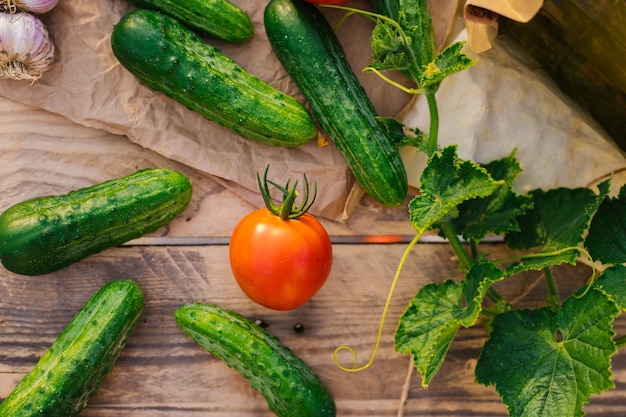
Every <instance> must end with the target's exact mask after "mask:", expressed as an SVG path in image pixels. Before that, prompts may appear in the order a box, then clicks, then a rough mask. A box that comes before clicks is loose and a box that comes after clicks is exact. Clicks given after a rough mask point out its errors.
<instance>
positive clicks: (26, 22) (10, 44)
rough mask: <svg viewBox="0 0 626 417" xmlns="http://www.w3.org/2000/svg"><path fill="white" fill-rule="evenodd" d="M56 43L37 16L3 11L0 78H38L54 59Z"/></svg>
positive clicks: (0, 15)
mask: <svg viewBox="0 0 626 417" xmlns="http://www.w3.org/2000/svg"><path fill="white" fill-rule="evenodd" d="M54 52H55V51H54V44H53V43H52V41H51V40H50V36H49V33H48V29H47V28H46V26H45V25H44V24H43V22H42V21H41V20H39V19H38V18H37V17H36V16H34V15H32V14H30V13H25V12H15V13H0V78H11V79H14V80H31V81H36V80H37V79H38V78H39V77H41V75H42V73H43V72H45V71H47V70H48V69H49V68H50V66H51V65H52V63H53V62H54Z"/></svg>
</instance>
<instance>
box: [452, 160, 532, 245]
mask: <svg viewBox="0 0 626 417" xmlns="http://www.w3.org/2000/svg"><path fill="white" fill-rule="evenodd" d="M483 167H484V168H485V169H486V170H487V172H489V174H490V175H491V177H492V178H493V179H495V180H502V181H504V182H503V183H502V184H501V185H500V186H498V188H497V189H496V190H495V192H494V193H493V194H491V195H489V196H487V197H482V198H475V199H472V200H468V201H465V202H463V203H462V204H461V205H460V207H459V215H458V217H457V218H455V219H453V221H452V222H453V225H454V228H455V230H457V231H459V234H461V235H462V236H463V238H465V239H466V240H470V239H471V240H475V241H480V240H482V239H483V238H484V237H485V236H486V235H487V234H488V233H495V234H502V233H508V232H511V231H519V230H520V227H519V223H518V221H517V217H518V216H520V215H522V214H524V213H525V212H526V210H528V209H530V208H532V205H533V201H532V198H531V197H530V196H529V195H520V194H517V193H515V191H513V188H512V186H513V182H514V181H515V178H516V177H517V175H518V174H519V173H520V172H521V168H520V166H519V163H518V162H517V160H516V159H515V156H514V153H513V154H511V155H510V156H508V157H506V158H502V159H498V160H495V161H492V162H490V163H488V164H486V165H483Z"/></svg>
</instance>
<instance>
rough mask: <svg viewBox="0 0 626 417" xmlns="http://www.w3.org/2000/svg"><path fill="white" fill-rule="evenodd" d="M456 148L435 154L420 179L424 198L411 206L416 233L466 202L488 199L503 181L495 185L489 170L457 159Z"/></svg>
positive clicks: (421, 197)
mask: <svg viewBox="0 0 626 417" xmlns="http://www.w3.org/2000/svg"><path fill="white" fill-rule="evenodd" d="M456 149H457V147H456V145H452V146H448V147H445V148H444V149H443V150H442V151H441V153H434V154H433V156H432V157H431V158H430V159H429V161H428V164H427V166H426V168H424V171H423V172H422V176H421V177H420V191H421V194H420V195H418V196H416V197H415V198H413V199H412V200H411V201H410V202H409V214H410V218H411V223H412V225H413V227H414V228H415V230H417V231H418V232H420V233H423V232H424V231H426V230H428V229H430V228H431V227H432V226H434V225H435V224H436V223H438V222H439V221H441V219H443V218H444V217H445V216H446V215H448V214H449V213H450V212H451V211H453V210H456V208H457V206H458V205H459V204H461V203H463V202H464V201H467V200H470V199H472V198H476V197H486V196H488V195H490V194H491V193H493V192H494V191H495V190H496V189H497V188H498V187H499V186H500V185H501V184H503V183H504V181H496V180H494V179H493V178H491V176H490V175H489V173H488V172H487V170H486V169H485V168H483V167H481V166H480V165H478V164H476V163H474V162H472V161H464V160H460V159H459V158H458V157H457V153H456Z"/></svg>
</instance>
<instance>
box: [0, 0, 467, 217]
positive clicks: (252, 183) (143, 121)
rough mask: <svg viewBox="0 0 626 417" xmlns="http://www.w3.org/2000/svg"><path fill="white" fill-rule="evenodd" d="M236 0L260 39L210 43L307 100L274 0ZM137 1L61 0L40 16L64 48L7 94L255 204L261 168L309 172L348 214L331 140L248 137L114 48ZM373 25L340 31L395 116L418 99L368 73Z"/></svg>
mask: <svg viewBox="0 0 626 417" xmlns="http://www.w3.org/2000/svg"><path fill="white" fill-rule="evenodd" d="M233 2H234V3H235V4H237V5H238V6H240V7H241V8H243V9H244V10H246V11H247V12H248V13H249V14H250V17H251V19H252V21H253V23H254V27H255V35H254V37H253V39H252V40H251V41H249V42H246V43H245V44H229V43H226V42H220V41H217V40H214V39H207V41H208V42H209V43H211V44H213V45H215V46H217V47H219V48H221V49H222V51H223V52H224V53H225V54H227V55H228V56H230V57H232V58H233V59H234V60H235V61H236V62H238V63H239V64H240V65H242V66H243V67H244V68H246V69H247V70H248V71H249V72H251V73H252V74H254V75H256V76H257V77H259V78H260V79H262V80H265V81H267V82H269V83H270V84H272V85H273V86H274V87H276V88H278V89H279V90H282V91H284V92H286V93H288V94H291V95H293V96H294V97H296V98H297V99H299V100H300V101H301V102H304V99H303V98H302V96H301V94H300V93H299V91H298V90H297V88H296V87H295V85H294V84H293V82H292V81H291V79H290V78H289V77H288V76H287V74H286V72H285V71H284V70H283V68H282V66H281V65H280V63H279V62H278V60H277V58H276V57H275V56H274V54H273V52H272V50H271V46H270V45H269V42H268V41H267V37H266V35H265V29H264V26H263V11H264V8H265V5H266V4H267V0H263V1H258V0H256V1H255V0H233ZM436 3H439V2H436ZM447 3H450V4H451V5H452V7H443V8H442V7H439V6H438V7H436V8H435V9H434V10H433V14H434V15H435V17H434V18H433V20H434V21H435V24H436V25H437V27H438V28H439V29H438V30H439V32H440V35H439V37H440V38H443V37H444V36H445V33H446V30H447V28H446V21H449V20H451V15H450V12H452V13H453V12H454V10H455V8H456V1H451V2H447V1H446V2H442V4H447ZM350 5H351V6H353V7H359V8H365V9H368V8H369V9H370V10H371V5H370V4H369V2H367V1H365V0H355V1H353V2H351V3H350ZM132 9H134V6H132V5H130V3H128V2H126V1H124V0H106V1H87V0H61V1H60V3H59V4H58V5H57V7H56V8H55V9H54V10H53V11H51V12H49V13H48V14H46V15H43V16H41V19H42V20H43V21H44V23H45V24H46V26H47V27H48V30H49V32H50V35H51V37H52V40H53V42H54V43H55V46H56V50H57V56H56V61H55V63H54V65H53V67H52V68H51V69H50V70H49V71H48V72H46V73H44V76H43V77H41V78H40V79H39V80H38V81H37V82H36V83H35V84H33V85H30V84H29V83H25V82H16V81H14V80H6V79H4V80H0V94H1V95H3V96H5V97H7V98H9V99H11V100H14V101H17V102H20V103H24V104H27V105H31V106H37V107H41V108H43V109H46V110H48V111H50V112H53V113H58V114H61V115H64V116H65V117H67V118H69V119H70V120H72V121H74V122H76V123H78V124H81V125H85V126H90V127H95V128H101V129H104V130H106V131H109V132H112V133H115V134H120V135H126V136H127V137H128V138H129V139H130V140H131V141H133V142H135V143H137V144H139V145H142V146H144V147H146V148H149V149H151V150H153V151H156V152H158V153H160V154H162V155H164V156H166V157H168V158H170V159H172V160H175V161H178V162H181V163H184V164H186V165H188V166H190V167H193V168H195V169H197V170H198V171H200V172H203V173H205V174H207V175H210V176H211V177H212V178H213V179H215V180H216V181H218V182H220V183H222V184H223V185H225V186H226V187H228V188H230V189H231V190H233V192H235V193H237V194H239V195H240V196H242V197H243V198H245V199H247V200H248V201H251V202H253V203H255V204H259V205H260V204H262V200H261V198H260V196H259V194H258V192H257V184H256V178H255V174H256V171H261V172H262V171H263V170H264V169H265V167H266V165H268V164H269V165H270V166H271V167H270V172H269V176H270V177H271V178H272V179H274V180H276V181H278V182H279V183H283V182H284V181H286V180H287V179H289V178H292V179H300V178H302V174H304V173H306V175H307V177H308V178H309V180H311V181H312V180H314V181H316V182H317V186H318V190H319V191H318V195H317V199H316V202H315V204H314V206H313V208H312V210H311V211H312V212H313V213H314V214H317V215H321V216H324V217H326V218H330V219H345V218H346V216H347V215H348V214H349V212H350V206H351V204H354V200H358V199H359V198H360V193H359V192H358V187H355V180H354V178H353V176H352V174H351V172H350V170H349V169H348V167H347V166H346V164H345V161H344V160H343V157H342V156H341V155H340V153H339V152H338V151H337V150H336V148H335V147H334V145H333V144H332V143H331V144H330V145H329V146H325V147H319V146H318V145H317V143H316V142H315V141H312V142H311V143H308V144H306V145H304V146H301V147H299V148H295V149H287V148H280V147H273V146H269V145H265V144H262V143H258V142H254V141H251V140H249V139H244V138H242V137H240V136H238V135H237V134H235V133H233V132H231V131H229V130H227V129H225V128H223V127H221V126H219V125H218V124H216V123H214V122H211V121H208V120H206V119H204V118H203V117H202V116H200V115H198V114H197V113H194V112H192V111H191V110H189V109H187V108H186V107H184V106H183V105H181V104H179V103H177V102H175V101H173V100H172V99H170V98H168V97H166V96H164V95H163V94H161V93H157V92H153V91H151V90H150V89H148V88H147V87H144V86H143V85H141V84H140V83H139V82H138V81H137V80H136V79H135V78H134V77H133V76H132V75H131V74H130V73H129V72H127V71H126V70H125V69H124V68H123V67H122V66H121V65H120V64H119V63H118V62H117V60H116V59H115V56H114V55H113V53H112V51H111V46H110V35H111V30H112V28H113V25H114V24H115V23H117V22H118V21H119V19H120V18H121V16H122V15H123V14H124V13H126V12H128V11H130V10H132ZM438 10H443V11H444V12H445V13H447V14H448V15H449V16H450V19H448V18H447V17H446V15H444V14H442V13H437V11H438ZM324 13H326V15H327V16H328V18H329V21H330V22H331V24H334V23H336V22H338V21H339V20H340V18H341V17H342V16H343V14H344V12H342V11H339V10H331V9H324ZM372 28H373V23H372V22H370V21H368V20H367V19H364V18H362V17H359V16H353V17H350V18H349V19H348V20H347V21H346V22H345V23H344V24H343V25H342V26H340V27H339V28H338V30H337V35H338V36H339V39H340V40H341V42H342V44H343V45H344V48H345V50H346V54H347V56H348V59H349V61H350V63H351V64H352V65H353V67H354V69H355V72H356V73H357V76H358V77H359V79H360V80H361V82H362V83H363V85H364V87H365V89H366V91H367V93H368V95H369V96H370V98H371V100H372V102H373V103H374V105H375V107H376V109H377V110H378V112H379V114H380V115H381V116H394V115H396V114H398V113H399V111H400V110H401V109H402V108H403V107H404V106H405V105H406V104H407V102H408V101H409V100H410V97H409V96H407V95H406V94H405V93H403V92H401V91H400V90H398V89H395V88H389V86H388V85H387V84H386V83H385V82H384V81H382V80H380V79H379V78H378V77H376V76H375V75H373V74H366V73H363V72H362V71H361V69H362V68H364V67H365V66H366V65H367V64H368V63H369V60H370V57H371V50H370V46H369V40H370V35H371V30H372ZM59 146H61V145H59ZM350 195H353V196H355V197H354V199H352V198H351V197H350ZM351 200H353V201H352V202H351Z"/></svg>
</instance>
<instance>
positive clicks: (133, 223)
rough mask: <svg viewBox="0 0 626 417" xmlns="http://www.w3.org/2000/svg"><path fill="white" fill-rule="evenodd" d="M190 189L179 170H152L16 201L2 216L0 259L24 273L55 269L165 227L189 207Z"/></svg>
mask: <svg viewBox="0 0 626 417" xmlns="http://www.w3.org/2000/svg"><path fill="white" fill-rule="evenodd" d="M191 193H192V185H191V182H190V180H189V178H187V177H186V176H185V175H183V174H181V173H180V172H177V171H173V170H168V169H161V168H149V169H142V170H139V171H136V172H135V173H133V174H131V175H128V176H126V177H123V178H117V179H112V180H108V181H105V182H103V183H100V184H96V185H93V186H89V187H85V188H81V189H79V190H74V191H72V192H70V193H68V194H65V195H56V196H47V197H40V198H34V199H31V200H27V201H23V202H20V203H17V204H15V205H13V206H11V207H9V208H8V209H7V210H5V211H4V212H3V213H2V214H1V215H0V261H1V262H2V264H3V265H4V267H5V268H6V269H8V270H9V271H12V272H15V273H17V274H22V275H42V274H47V273H50V272H54V271H57V270H59V269H61V268H64V267H66V266H68V265H70V264H72V263H74V262H77V261H79V260H81V259H83V258H85V257H87V256H89V255H93V254H95V253H98V252H101V251H103V250H104V249H107V248H110V247H114V246H118V245H121V244H122V243H125V242H127V241H129V240H132V239H136V238H139V237H141V236H143V235H144V234H147V233H152V232H154V231H156V230H157V229H159V228H161V227H162V226H165V225H166V224H167V223H169V222H170V221H171V220H173V219H174V218H175V217H176V216H178V215H179V214H180V213H181V212H183V210H184V209H185V208H186V207H187V206H188V204H189V201H190V199H191Z"/></svg>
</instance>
